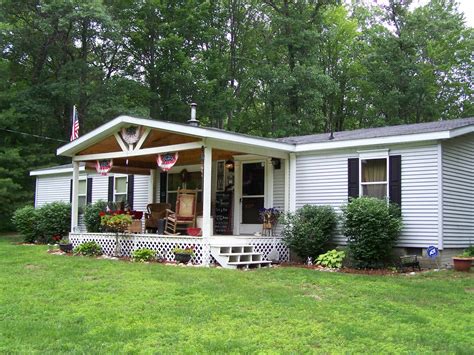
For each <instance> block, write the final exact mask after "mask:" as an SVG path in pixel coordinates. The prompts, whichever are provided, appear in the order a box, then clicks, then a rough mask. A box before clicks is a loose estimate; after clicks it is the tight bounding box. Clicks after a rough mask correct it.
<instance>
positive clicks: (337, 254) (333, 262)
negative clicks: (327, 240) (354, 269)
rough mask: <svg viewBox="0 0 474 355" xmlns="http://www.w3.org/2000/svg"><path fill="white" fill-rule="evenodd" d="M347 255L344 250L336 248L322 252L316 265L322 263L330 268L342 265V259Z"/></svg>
mask: <svg viewBox="0 0 474 355" xmlns="http://www.w3.org/2000/svg"><path fill="white" fill-rule="evenodd" d="M345 257H346V253H345V252H344V251H342V250H341V251H337V250H336V249H333V250H330V251H328V252H327V253H325V254H321V255H320V256H318V258H317V259H316V265H322V266H325V267H330V268H340V267H342V261H343V260H344V258H345Z"/></svg>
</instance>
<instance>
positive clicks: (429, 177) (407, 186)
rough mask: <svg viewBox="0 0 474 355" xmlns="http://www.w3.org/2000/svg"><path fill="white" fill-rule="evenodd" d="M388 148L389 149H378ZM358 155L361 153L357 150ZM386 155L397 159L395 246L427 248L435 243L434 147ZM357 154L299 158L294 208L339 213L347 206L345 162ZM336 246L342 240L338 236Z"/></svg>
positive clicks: (422, 147)
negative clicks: (399, 199) (399, 196)
mask: <svg viewBox="0 0 474 355" xmlns="http://www.w3.org/2000/svg"><path fill="white" fill-rule="evenodd" d="M382 148H390V147H382ZM358 150H359V151H360V150H362V149H360V148H359V149H358ZM389 154H390V155H401V161H402V184H401V189H402V216H403V223H404V226H403V230H402V234H401V237H400V240H399V242H398V245H399V246H406V247H427V246H428V245H431V244H435V245H437V240H438V222H437V220H438V193H437V192H438V175H437V174H438V155H437V145H436V144H430V145H425V146H414V147H410V148H400V146H398V147H394V148H391V150H390V151H389ZM349 158H358V152H357V151H356V150H353V151H347V150H346V151H341V152H340V153H339V152H337V153H336V152H333V153H330V154H326V155H323V154H314V155H302V156H298V157H297V161H296V208H301V207H302V206H303V205H305V204H311V205H330V206H332V207H334V208H335V210H336V211H337V212H340V207H341V206H342V205H344V204H346V203H347V198H348V196H347V193H348V171H347V166H348V159H349ZM335 241H336V242H337V243H344V242H345V238H344V237H343V236H342V235H341V234H340V233H338V235H337V236H336V237H335Z"/></svg>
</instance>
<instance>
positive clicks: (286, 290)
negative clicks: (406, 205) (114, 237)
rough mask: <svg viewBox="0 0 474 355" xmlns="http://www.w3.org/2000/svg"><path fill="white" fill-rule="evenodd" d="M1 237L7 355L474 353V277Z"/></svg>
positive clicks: (0, 308) (0, 303) (1, 340)
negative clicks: (145, 252)
mask: <svg viewBox="0 0 474 355" xmlns="http://www.w3.org/2000/svg"><path fill="white" fill-rule="evenodd" d="M14 241H15V239H14V238H13V237H7V236H0V321H1V322H0V353H11V352H13V353H18V352H21V353H32V352H36V353H44V352H48V353H58V352H77V353H125V352H126V353H156V352H160V353H177V352H178V353H228V352H232V353H254V352H259V353H288V352H292V353H312V352H316V353H318V352H322V353H342V352H357V353H386V352H392V353H408V352H410V353H428V352H429V353H431V352H439V353H460V354H462V353H464V354H473V353H474V316H473V315H474V276H473V275H472V273H471V274H461V273H454V272H449V271H442V272H437V273H435V272H433V273H426V274H423V275H418V276H405V275H400V276H398V275H397V276H365V275H348V274H339V273H324V272H318V271H313V270H306V269H298V268H274V269H264V270H257V271H249V272H242V271H233V270H223V269H212V268H211V269H206V268H188V267H186V268H185V267H173V266H163V265H157V264H132V263H126V262H118V261H110V260H96V259H89V258H86V257H65V256H57V255H50V254H47V253H46V249H47V248H46V247H44V246H25V245H15V244H13V243H12V242H14Z"/></svg>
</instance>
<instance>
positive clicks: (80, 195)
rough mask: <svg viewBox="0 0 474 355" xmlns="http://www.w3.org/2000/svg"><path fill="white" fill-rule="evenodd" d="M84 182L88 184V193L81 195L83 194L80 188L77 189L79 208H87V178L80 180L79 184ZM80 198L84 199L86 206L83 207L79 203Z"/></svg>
mask: <svg viewBox="0 0 474 355" xmlns="http://www.w3.org/2000/svg"><path fill="white" fill-rule="evenodd" d="M82 181H85V182H86V192H85V193H83V194H81V193H80V192H79V187H78V188H77V201H78V205H79V208H81V207H85V206H87V178H84V177H82V178H80V179H79V184H80V183H81V182H82ZM80 197H84V205H82V206H81V204H80V203H79V201H80Z"/></svg>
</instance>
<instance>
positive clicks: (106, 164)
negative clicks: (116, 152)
mask: <svg viewBox="0 0 474 355" xmlns="http://www.w3.org/2000/svg"><path fill="white" fill-rule="evenodd" d="M112 166H113V160H112V159H110V160H108V159H103V160H97V162H96V165H95V170H96V171H97V173H98V174H100V175H102V176H107V174H108V173H109V171H110V170H111V169H112Z"/></svg>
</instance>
